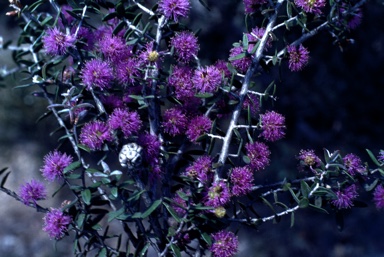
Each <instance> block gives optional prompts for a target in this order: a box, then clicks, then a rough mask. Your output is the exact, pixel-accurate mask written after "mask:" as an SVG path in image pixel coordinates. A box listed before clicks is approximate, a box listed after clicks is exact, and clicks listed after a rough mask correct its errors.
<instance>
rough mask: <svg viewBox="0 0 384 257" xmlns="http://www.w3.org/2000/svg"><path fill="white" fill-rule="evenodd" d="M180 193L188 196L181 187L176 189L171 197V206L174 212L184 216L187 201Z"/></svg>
mask: <svg viewBox="0 0 384 257" xmlns="http://www.w3.org/2000/svg"><path fill="white" fill-rule="evenodd" d="M180 195H185V196H189V195H190V193H185V192H184V190H183V189H179V190H177V191H176V193H175V196H174V197H173V198H172V200H173V204H172V207H173V209H174V210H175V211H176V213H177V214H178V215H179V216H180V217H182V216H184V215H185V214H186V213H187V211H186V209H187V202H186V200H185V199H183V198H182V197H181V196H180Z"/></svg>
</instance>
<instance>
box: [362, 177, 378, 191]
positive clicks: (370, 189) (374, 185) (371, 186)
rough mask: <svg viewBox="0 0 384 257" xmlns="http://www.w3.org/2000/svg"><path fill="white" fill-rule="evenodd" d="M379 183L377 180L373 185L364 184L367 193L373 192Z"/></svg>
mask: <svg viewBox="0 0 384 257" xmlns="http://www.w3.org/2000/svg"><path fill="white" fill-rule="evenodd" d="M378 182H379V179H378V178H377V179H375V181H373V182H372V183H371V184H368V183H367V184H364V189H365V191H367V192H369V191H372V190H373V189H374V188H375V187H376V185H377V183H378Z"/></svg>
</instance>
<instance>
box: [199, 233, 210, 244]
mask: <svg viewBox="0 0 384 257" xmlns="http://www.w3.org/2000/svg"><path fill="white" fill-rule="evenodd" d="M201 238H202V239H203V240H204V241H205V242H206V243H207V244H208V245H212V238H211V236H210V235H208V234H207V233H206V232H203V233H201Z"/></svg>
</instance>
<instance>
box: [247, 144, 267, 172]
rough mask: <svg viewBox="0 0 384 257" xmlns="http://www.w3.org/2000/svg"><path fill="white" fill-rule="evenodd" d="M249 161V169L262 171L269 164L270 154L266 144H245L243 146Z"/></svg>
mask: <svg viewBox="0 0 384 257" xmlns="http://www.w3.org/2000/svg"><path fill="white" fill-rule="evenodd" d="M245 149H246V150H247V156H248V158H249V160H250V163H249V167H250V168H251V169H254V170H256V171H258V170H262V169H264V168H265V167H266V166H267V165H268V164H269V155H270V154H271V152H270V151H269V148H268V146H267V145H266V144H264V143H261V142H254V143H253V144H251V143H247V144H246V145H245Z"/></svg>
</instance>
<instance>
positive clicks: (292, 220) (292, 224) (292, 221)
mask: <svg viewBox="0 0 384 257" xmlns="http://www.w3.org/2000/svg"><path fill="white" fill-rule="evenodd" d="M294 225H295V212H291V228H292V227H293V226H294Z"/></svg>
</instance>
